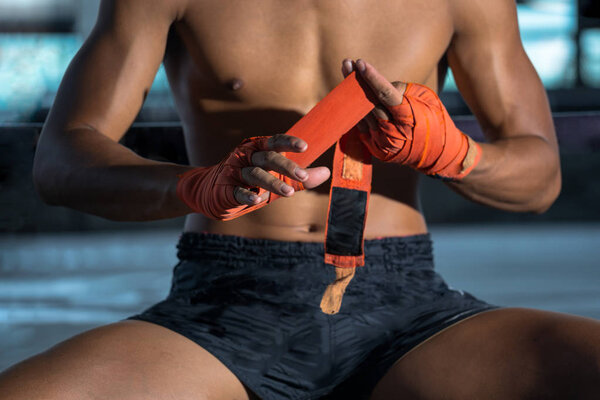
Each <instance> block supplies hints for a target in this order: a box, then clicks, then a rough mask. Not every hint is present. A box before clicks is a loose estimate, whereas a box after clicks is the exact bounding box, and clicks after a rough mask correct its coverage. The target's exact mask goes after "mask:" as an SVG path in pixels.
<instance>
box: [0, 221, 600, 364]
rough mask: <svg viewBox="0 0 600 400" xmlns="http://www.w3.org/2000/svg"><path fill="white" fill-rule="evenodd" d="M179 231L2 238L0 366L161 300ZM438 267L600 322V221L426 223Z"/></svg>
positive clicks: (494, 294)
mask: <svg viewBox="0 0 600 400" xmlns="http://www.w3.org/2000/svg"><path fill="white" fill-rule="evenodd" d="M178 235H179V233H178V232H176V231H159V232H114V233H82V234H55V235H37V236H24V235H20V236H6V235H5V236H0V370H2V369H4V368H6V367H8V366H9V365H11V364H13V363H15V362H18V361H20V360H22V359H24V358H26V357H28V356H30V355H33V354H35V353H38V352H40V351H43V350H44V349H47V348H48V347H50V346H52V345H54V344H55V343H57V342H59V341H61V340H64V339H66V338H68V337H70V336H72V335H74V334H77V333H79V332H81V331H84V330H87V329H90V328H92V327H95V326H98V325H102V324H106V323H110V322H113V321H117V320H119V319H122V318H125V317H127V316H128V315H131V314H133V313H136V312H138V311H140V310H142V309H143V308H145V307H146V306H149V305H151V304H152V303H154V302H156V301H157V300H159V299H161V298H163V297H164V296H165V295H166V294H167V291H168V288H169V282H170V274H171V268H172V267H173V266H174V265H175V262H176V257H175V247H174V245H175V243H176V241H177V237H178ZM432 235H433V238H434V243H435V256H436V262H437V269H438V271H440V272H441V273H442V275H443V276H444V277H445V278H446V280H447V281H448V283H449V284H450V285H451V286H453V287H455V288H460V289H463V290H466V291H469V292H471V293H473V294H474V295H476V296H479V297H481V298H483V299H485V300H487V301H489V302H491V303H495V304H499V305H506V306H523V307H533V308H539V309H545V310H553V311H561V312H568V313H573V314H578V315H583V316H587V317H592V318H597V319H600V261H599V260H600V225H597V224H596V225H569V224H566V225H506V226H468V227H465V226H460V227H458V226H453V227H433V228H432Z"/></svg>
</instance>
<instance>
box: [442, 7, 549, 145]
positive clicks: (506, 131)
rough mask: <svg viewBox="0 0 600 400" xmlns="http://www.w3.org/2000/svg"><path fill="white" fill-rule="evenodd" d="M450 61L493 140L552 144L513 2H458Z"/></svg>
mask: <svg viewBox="0 0 600 400" xmlns="http://www.w3.org/2000/svg"><path fill="white" fill-rule="evenodd" d="M456 4H458V6H457V8H456V9H455V10H454V12H455V13H456V15H455V20H456V21H457V22H456V32H455V35H454V39H453V41H452V43H451V45H450V48H449V50H448V62H449V65H450V68H451V69H452V72H453V74H454V78H455V80H456V84H457V87H458V89H459V90H460V92H461V94H462V95H463V97H464V99H465V101H466V102H467V104H468V105H469V107H470V108H471V110H472V111H473V113H474V114H475V116H476V117H477V119H478V121H479V123H480V124H481V127H482V129H483V131H484V133H485V134H486V136H487V137H488V139H490V140H491V141H495V140H499V139H505V138H509V137H516V136H524V135H534V136H539V137H540V138H542V139H544V140H546V141H548V142H549V143H552V144H553V145H555V144H556V137H555V133H554V127H553V123H552V115H551V113H550V108H549V105H548V100H547V97H546V92H545V90H544V87H543V85H542V83H541V81H540V78H539V76H538V75H537V73H536V71H535V69H534V68H533V65H532V64H531V62H530V60H529V58H528V57H527V55H526V53H525V51H524V49H523V46H522V43H521V38H520V34H519V28H518V23H517V16H516V7H515V3H514V1H513V0H498V1H493V2H490V1H489V0H459V1H457V2H456Z"/></svg>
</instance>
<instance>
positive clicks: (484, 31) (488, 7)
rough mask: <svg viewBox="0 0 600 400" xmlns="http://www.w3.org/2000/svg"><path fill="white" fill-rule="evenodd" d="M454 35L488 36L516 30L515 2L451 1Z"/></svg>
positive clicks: (488, 0) (497, 0)
mask: <svg viewBox="0 0 600 400" xmlns="http://www.w3.org/2000/svg"><path fill="white" fill-rule="evenodd" d="M449 3H450V12H451V14H452V19H453V22H454V30H455V33H456V34H475V33H476V34H479V35H490V34H493V33H495V32H498V31H502V30H503V29H512V30H514V29H515V28H518V22H517V8H516V2H515V0H492V1H490V0H451V1H449Z"/></svg>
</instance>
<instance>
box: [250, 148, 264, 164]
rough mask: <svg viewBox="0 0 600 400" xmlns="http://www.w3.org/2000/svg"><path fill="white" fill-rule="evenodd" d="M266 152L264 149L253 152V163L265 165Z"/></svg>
mask: <svg viewBox="0 0 600 400" xmlns="http://www.w3.org/2000/svg"><path fill="white" fill-rule="evenodd" d="M265 158H266V157H265V152H264V151H257V152H255V153H254V154H252V165H259V166H260V165H263V164H264V162H265Z"/></svg>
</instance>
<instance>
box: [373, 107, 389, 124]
mask: <svg viewBox="0 0 600 400" xmlns="http://www.w3.org/2000/svg"><path fill="white" fill-rule="evenodd" d="M370 116H372V117H375V118H379V119H382V120H384V121H389V120H390V119H391V115H390V113H389V112H388V110H387V109H385V108H384V107H379V106H376V107H375V108H373V111H371V115H370Z"/></svg>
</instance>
